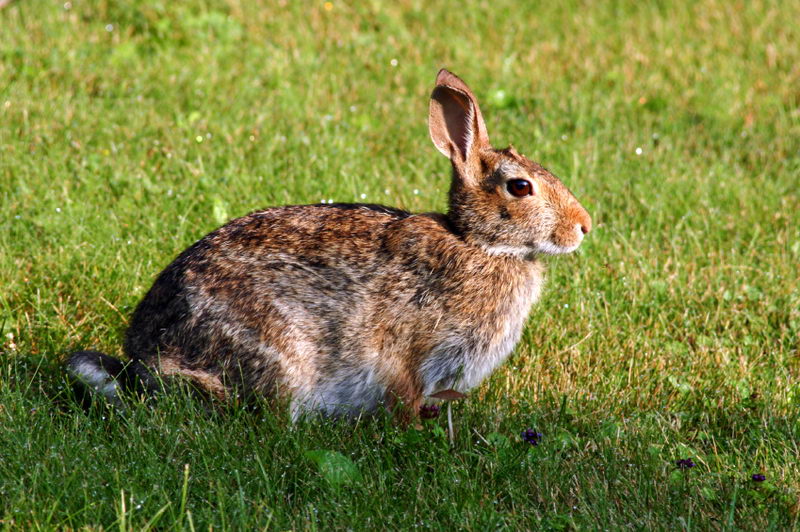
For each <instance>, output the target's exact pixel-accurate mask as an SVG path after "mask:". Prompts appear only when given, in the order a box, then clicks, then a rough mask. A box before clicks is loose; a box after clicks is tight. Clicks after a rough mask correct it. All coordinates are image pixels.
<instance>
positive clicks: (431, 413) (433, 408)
mask: <svg viewBox="0 0 800 532" xmlns="http://www.w3.org/2000/svg"><path fill="white" fill-rule="evenodd" d="M438 415H439V405H428V404H425V405H422V406H421V407H419V417H421V418H422V419H433V418H435V417H438Z"/></svg>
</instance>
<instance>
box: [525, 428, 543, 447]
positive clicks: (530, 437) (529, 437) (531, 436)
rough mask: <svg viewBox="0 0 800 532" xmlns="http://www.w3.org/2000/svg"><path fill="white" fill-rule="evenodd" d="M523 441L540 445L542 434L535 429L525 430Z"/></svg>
mask: <svg viewBox="0 0 800 532" xmlns="http://www.w3.org/2000/svg"><path fill="white" fill-rule="evenodd" d="M522 440H523V441H524V442H525V443H529V444H531V445H539V442H541V441H542V433H541V432H536V431H535V430H533V429H525V430H523V431H522Z"/></svg>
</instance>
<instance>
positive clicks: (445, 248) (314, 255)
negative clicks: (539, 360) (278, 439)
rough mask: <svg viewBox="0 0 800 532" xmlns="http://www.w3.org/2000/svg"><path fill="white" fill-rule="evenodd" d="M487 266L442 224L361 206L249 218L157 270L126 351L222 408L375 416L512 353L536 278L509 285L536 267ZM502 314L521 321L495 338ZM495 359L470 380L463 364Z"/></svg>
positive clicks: (285, 210)
mask: <svg viewBox="0 0 800 532" xmlns="http://www.w3.org/2000/svg"><path fill="white" fill-rule="evenodd" d="M479 256H483V257H484V258H485V259H487V260H484V261H481V260H477V257H479ZM488 259H489V257H486V256H485V255H476V254H475V253H474V250H470V249H468V246H467V245H466V244H465V243H464V242H463V241H462V240H461V239H460V238H459V237H458V235H456V234H455V233H454V232H453V231H452V229H451V228H450V227H449V225H448V222H447V219H446V218H445V217H444V216H441V215H410V214H408V213H406V212H404V211H400V210H395V209H389V208H386V207H380V206H372V205H312V206H292V207H280V208H274V209H268V210H265V211H259V212H255V213H252V214H250V215H248V216H245V217H243V218H239V219H237V220H234V221H232V222H230V223H229V224H227V225H226V226H223V227H222V228H220V229H218V230H216V231H214V232H212V233H211V234H209V235H208V236H206V237H205V238H203V239H201V240H200V241H199V242H197V243H196V244H195V245H193V246H192V247H190V248H189V249H187V250H186V251H185V252H184V253H183V254H181V255H180V256H179V257H178V258H177V259H176V260H175V261H174V262H173V263H172V264H171V265H170V266H168V267H167V269H165V270H164V272H163V273H162V274H161V275H160V276H159V277H158V279H157V280H156V282H155V283H154V285H153V287H152V288H151V290H150V292H149V293H148V294H147V296H145V298H144V300H143V301H142V303H141V304H140V305H139V307H138V308H137V310H136V312H135V313H134V316H133V319H132V322H131V327H130V328H129V331H128V335H127V341H126V351H127V353H128V355H129V356H130V357H131V358H133V359H140V360H142V361H144V362H145V363H146V364H148V365H149V366H150V367H153V368H155V369H157V370H158V371H160V372H161V373H162V374H170V373H180V374H183V375H185V376H188V377H190V378H192V379H193V380H195V381H196V382H197V383H198V384H200V385H201V386H203V387H204V388H206V389H207V390H208V391H210V392H212V393H215V394H217V395H220V396H225V395H226V394H227V393H228V392H229V391H230V390H231V389H233V388H235V389H240V390H244V391H245V392H251V393H258V394H266V395H274V394H276V393H279V394H282V395H284V396H287V397H289V398H290V399H291V401H292V405H293V409H294V411H295V413H299V412H301V411H304V410H309V409H316V410H323V411H327V412H328V413H345V414H354V413H357V412H359V411H361V410H367V411H369V410H374V409H375V408H376V407H377V406H378V405H379V404H382V403H386V402H389V403H391V402H392V398H393V397H397V398H400V399H404V400H407V398H411V397H421V396H422V394H423V393H431V392H433V391H436V390H435V388H437V387H439V388H449V387H452V386H453V385H454V383H455V380H457V379H462V380H463V379H464V378H466V379H471V380H476V382H479V381H480V379H482V378H483V376H485V375H484V374H485V373H487V372H489V371H491V369H493V368H494V367H495V366H496V365H497V363H499V362H500V361H502V358H504V357H505V355H506V354H507V353H508V352H509V351H510V350H511V348H512V347H513V344H514V343H515V342H516V339H517V337H518V334H519V330H520V329H521V327H522V322H523V321H524V317H525V314H526V313H527V309H528V307H529V305H530V303H531V302H532V299H533V298H535V296H536V295H537V294H538V289H539V281H540V278H537V276H535V275H534V276H530V275H523V276H519V275H514V271H513V270H514V269H515V268H517V269H518V268H520V267H524V268H533V267H534V266H533V263H522V262H520V261H508V260H504V259H503V258H494V259H492V260H488ZM498 261H499V262H498ZM509 268H510V270H509ZM517 273H519V272H517ZM522 278H524V279H528V280H529V282H527V283H523V284H519V283H518V282H515V281H514V280H515V279H522ZM487 290H492V291H495V292H496V291H500V292H503V291H506V292H507V293H508V297H505V298H504V297H502V295H501V297H497V296H498V294H496V293H494V294H492V297H487V296H488V293H487V292H486V291H487ZM511 307H513V308H511ZM515 308H519V310H518V311H517V310H515ZM509 312H511V313H512V314H513V313H514V312H517V313H518V314H519V317H518V319H514V320H512V321H514V322H515V323H514V324H513V325H511V328H510V329H509V327H498V324H499V323H506V322H508V319H509ZM498 329H499V330H498ZM492 349H494V350H496V351H497V356H495V357H492V356H489V357H488V358H486V357H482V358H481V361H482V362H481V367H479V368H472V369H470V367H468V365H465V361H466V360H468V359H469V356H468V355H469V353H470V352H472V351H475V350H481V351H492ZM489 355H491V353H489ZM483 366H485V367H483ZM470 372H472V373H475V372H477V373H479V374H480V375H473V376H470Z"/></svg>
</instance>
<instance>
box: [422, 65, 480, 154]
mask: <svg viewBox="0 0 800 532" xmlns="http://www.w3.org/2000/svg"><path fill="white" fill-rule="evenodd" d="M428 130H429V131H430V134H431V139H432V140H433V143H434V144H435V145H436V148H437V149H438V150H439V151H440V152H442V153H443V154H444V155H445V156H447V157H449V158H450V159H451V160H453V161H454V162H456V158H458V161H457V162H459V163H461V162H465V161H467V160H468V159H469V158H470V156H471V154H472V153H473V151H474V150H475V149H476V148H478V149H480V148H485V147H489V136H488V135H487V134H486V124H485V123H484V122H483V116H482V115H481V110H480V108H479V107H478V101H477V100H476V99H475V95H473V94H472V91H471V90H469V87H467V84H466V83H464V82H463V81H461V79H460V78H459V77H458V76H456V75H455V74H453V73H451V72H448V71H447V70H445V69H442V70H440V71H439V74H438V75H437V76H436V88H435V89H433V93H432V94H431V102H430V107H429V110H428Z"/></svg>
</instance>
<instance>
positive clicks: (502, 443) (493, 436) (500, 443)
mask: <svg viewBox="0 0 800 532" xmlns="http://www.w3.org/2000/svg"><path fill="white" fill-rule="evenodd" d="M486 441H488V442H489V443H490V444H492V446H493V447H496V448H498V449H503V448H505V447H508V446H509V443H510V442H509V440H508V436H506V435H504V434H500V433H499V432H491V433H489V434H487V435H486Z"/></svg>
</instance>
